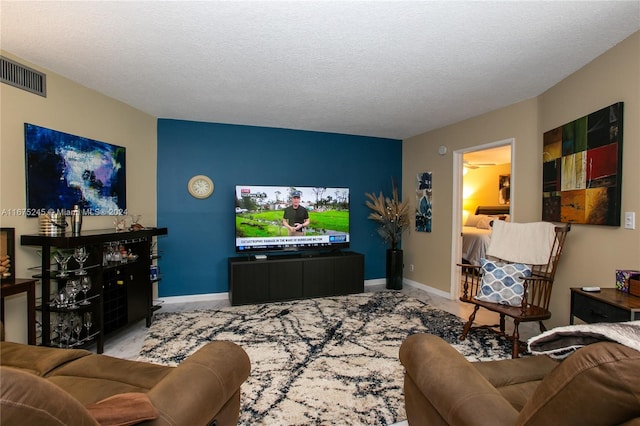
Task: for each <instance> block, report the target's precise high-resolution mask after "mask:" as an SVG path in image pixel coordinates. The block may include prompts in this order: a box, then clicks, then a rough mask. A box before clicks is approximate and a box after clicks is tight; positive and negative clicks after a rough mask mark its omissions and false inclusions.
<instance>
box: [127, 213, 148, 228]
mask: <svg viewBox="0 0 640 426" xmlns="http://www.w3.org/2000/svg"><path fill="white" fill-rule="evenodd" d="M129 217H130V218H131V226H130V227H129V229H130V230H132V231H139V230H141V229H144V226H142V225H141V224H140V219H142V215H141V214H130V215H129Z"/></svg>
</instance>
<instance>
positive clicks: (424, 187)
mask: <svg viewBox="0 0 640 426" xmlns="http://www.w3.org/2000/svg"><path fill="white" fill-rule="evenodd" d="M417 178H418V186H417V191H416V231H419V232H431V195H432V185H431V172H426V173H418V175H417Z"/></svg>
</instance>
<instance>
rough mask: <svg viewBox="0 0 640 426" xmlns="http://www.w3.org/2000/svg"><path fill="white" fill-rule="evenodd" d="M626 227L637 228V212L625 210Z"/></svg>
mask: <svg viewBox="0 0 640 426" xmlns="http://www.w3.org/2000/svg"><path fill="white" fill-rule="evenodd" d="M624 229H636V212H624Z"/></svg>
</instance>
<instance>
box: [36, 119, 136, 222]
mask: <svg viewBox="0 0 640 426" xmlns="http://www.w3.org/2000/svg"><path fill="white" fill-rule="evenodd" d="M24 131H25V155H26V174H27V176H26V178H27V179H26V180H27V206H26V207H27V209H26V214H27V216H38V214H41V213H44V212H46V211H48V210H55V211H60V210H65V211H66V210H71V209H72V208H73V206H74V205H75V204H78V205H80V206H81V208H82V209H83V214H85V215H94V216H111V215H121V214H126V208H127V207H126V173H125V165H126V164H125V154H126V149H125V148H124V147H121V146H117V145H111V144H108V143H105V142H99V141H96V140H92V139H88V138H84V137H81V136H75V135H71V134H68V133H63V132H59V131H56V130H51V129H47V128H45V127H40V126H36V125H34V124H29V123H25V125H24Z"/></svg>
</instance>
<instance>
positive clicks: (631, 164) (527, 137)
mask: <svg viewBox="0 0 640 426" xmlns="http://www.w3.org/2000/svg"><path fill="white" fill-rule="evenodd" d="M618 101H622V102H624V104H625V105H624V109H625V111H624V119H625V122H624V135H623V137H624V142H623V144H624V146H623V153H624V161H623V177H622V180H623V184H622V189H623V193H622V210H623V211H635V212H636V214H638V215H640V189H639V188H638V184H639V183H640V167H638V164H640V125H639V124H638V120H637V117H640V33H636V34H634V35H633V36H631V37H630V38H628V39H627V40H625V41H623V42H622V43H620V44H619V45H618V46H616V47H614V48H612V49H611V50H610V51H608V52H606V53H605V54H603V55H602V56H600V57H598V58H596V59H595V60H594V61H593V62H592V63H590V64H588V65H587V66H585V67H584V68H582V69H580V70H579V71H577V72H576V73H574V74H572V75H571V76H569V77H567V78H566V79H565V80H563V81H562V82H560V83H559V84H557V85H556V86H554V87H552V88H551V89H549V90H548V91H547V92H545V93H544V94H542V95H541V96H538V97H537V98H534V99H530V100H526V101H524V102H520V103H518V104H515V105H512V106H509V107H507V108H504V109H501V110H497V111H493V112H490V113H487V114H484V115H481V116H478V117H474V118H472V119H469V120H466V121H463V122H460V123H456V124H454V125H451V126H448V127H445V128H442V129H438V130H435V131H432V132H429V133H425V134H422V135H419V136H416V137H413V138H410V139H407V140H405V141H404V147H403V193H404V194H413V193H414V192H415V176H416V173H418V172H422V171H432V172H433V209H434V211H433V232H432V233H418V232H414V231H412V232H410V233H409V235H408V236H407V237H406V239H405V240H404V242H403V248H404V249H405V256H406V260H405V264H407V265H408V264H414V265H415V269H414V271H413V272H411V271H409V270H408V268H407V269H405V277H406V278H407V279H409V280H412V281H415V282H418V283H420V284H424V285H427V286H429V287H432V288H434V289H435V290H438V291H442V292H446V293H449V291H450V288H449V287H450V282H451V272H452V270H453V265H454V264H455V263H456V260H455V259H453V256H452V255H451V247H452V238H451V235H452V223H453V217H454V212H453V211H452V208H451V205H452V202H453V195H452V194H453V193H454V188H453V160H452V156H451V152H453V151H455V150H460V149H465V148H469V147H472V146H478V145H483V144H487V143H490V142H494V141H500V140H504V139H508V138H514V139H515V144H514V164H513V174H512V188H511V194H512V199H513V200H514V204H513V207H512V215H513V219H514V220H515V221H518V222H529V221H535V220H540V218H541V204H542V203H541V195H540V194H541V190H542V184H541V180H542V160H541V158H542V134H543V132H545V131H547V130H550V129H553V128H555V127H557V126H558V125H561V124H564V123H567V122H569V121H572V120H574V119H576V118H579V117H581V116H584V115H586V114H588V113H590V112H593V111H597V110H599V109H601V108H604V107H606V106H608V105H610V104H613V103H615V102H618ZM440 145H446V146H447V147H448V148H449V153H448V154H447V155H446V156H444V157H442V156H439V155H438V154H437V152H438V146H440ZM535 159H540V160H538V161H536V160H535ZM414 205H415V202H414ZM620 268H629V269H632V268H633V269H640V226H638V227H637V228H636V229H635V230H626V229H623V228H622V227H619V228H618V227H605V226H593V225H574V226H573V228H572V230H571V233H570V235H569V236H568V238H567V243H566V251H565V253H564V255H563V259H562V260H561V264H560V269H559V272H558V275H557V279H556V284H555V287H554V292H553V296H552V303H551V309H552V312H553V317H552V318H551V320H550V321H549V322H548V323H547V325H548V326H557V325H564V324H568V322H569V301H570V294H569V293H570V292H569V288H570V287H577V286H583V285H598V286H601V287H613V286H614V274H615V269H620Z"/></svg>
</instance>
